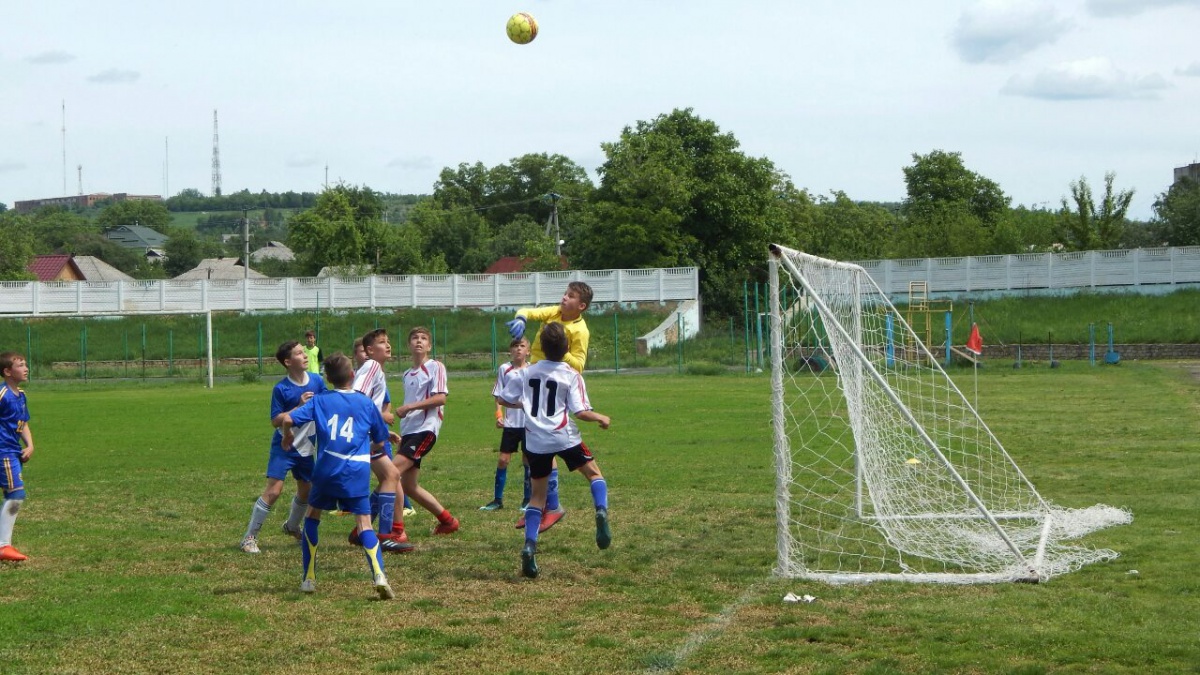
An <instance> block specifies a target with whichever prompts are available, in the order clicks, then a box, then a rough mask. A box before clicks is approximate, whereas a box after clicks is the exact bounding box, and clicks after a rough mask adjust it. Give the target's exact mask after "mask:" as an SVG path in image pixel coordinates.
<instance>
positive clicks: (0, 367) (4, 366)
mask: <svg viewBox="0 0 1200 675" xmlns="http://www.w3.org/2000/svg"><path fill="white" fill-rule="evenodd" d="M17 361H25V355H24V354H22V353H21V352H4V353H3V354H0V377H2V376H3V375H4V371H6V370H8V369H9V368H12V367H13V364H14V363H16V362H17Z"/></svg>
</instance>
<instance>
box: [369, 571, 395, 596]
mask: <svg viewBox="0 0 1200 675" xmlns="http://www.w3.org/2000/svg"><path fill="white" fill-rule="evenodd" d="M374 583H375V592H376V593H378V594H379V599H380V600H391V599H392V598H395V597H396V592H395V591H393V590H392V585H391V584H389V583H388V580H387V577H386V576H385V575H383V574H376V575H375V582H374Z"/></svg>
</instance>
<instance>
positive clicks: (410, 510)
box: [401, 506, 417, 518]
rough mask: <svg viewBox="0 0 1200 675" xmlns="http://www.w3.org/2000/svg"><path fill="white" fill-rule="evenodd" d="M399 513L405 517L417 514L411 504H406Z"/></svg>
mask: <svg viewBox="0 0 1200 675" xmlns="http://www.w3.org/2000/svg"><path fill="white" fill-rule="evenodd" d="M401 513H403V514H404V517H405V518H412V517H413V516H415V515H417V510H416V509H414V508H413V507H411V506H406V507H404V510H403V511H401Z"/></svg>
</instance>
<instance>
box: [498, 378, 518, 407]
mask: <svg viewBox="0 0 1200 675" xmlns="http://www.w3.org/2000/svg"><path fill="white" fill-rule="evenodd" d="M524 388H525V378H524V377H510V378H508V382H506V383H505V384H504V390H503V391H501V392H500V394H498V395H499V396H500V398H502V399H504V400H505V401H508V402H509V403H520V402H521V392H522V390H524Z"/></svg>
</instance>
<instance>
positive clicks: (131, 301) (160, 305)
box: [0, 267, 700, 316]
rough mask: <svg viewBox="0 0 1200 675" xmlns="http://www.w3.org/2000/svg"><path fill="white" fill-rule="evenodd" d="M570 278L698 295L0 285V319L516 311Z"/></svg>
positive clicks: (479, 277)
mask: <svg viewBox="0 0 1200 675" xmlns="http://www.w3.org/2000/svg"><path fill="white" fill-rule="evenodd" d="M572 281H583V282H586V283H587V284H588V285H589V286H591V287H592V291H593V293H594V294H595V296H594V298H593V299H592V302H593V303H608V302H621V303H627V302H667V301H678V300H694V299H697V298H699V297H700V274H699V271H698V270H697V269H696V268H695V267H677V268H668V269H646V270H574V271H568V272H532V273H521V274H434V275H410V276H370V277H358V278H338V277H324V278H304V279H291V278H287V279H248V280H247V279H238V280H235V281H225V280H221V281H214V280H195V281H175V280H171V279H167V280H156V281H111V282H90V281H63V282H29V281H4V282H0V316H3V315H4V314H38V315H41V314H48V315H52V314H108V313H135V312H201V311H205V310H214V311H221V310H230V311H292V310H311V309H330V308H332V309H371V310H373V309H378V308H393V307H476V308H498V307H523V306H529V305H543V304H550V303H556V302H558V300H559V298H561V297H562V294H563V291H565V290H566V287H567V284H568V283H570V282H572Z"/></svg>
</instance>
